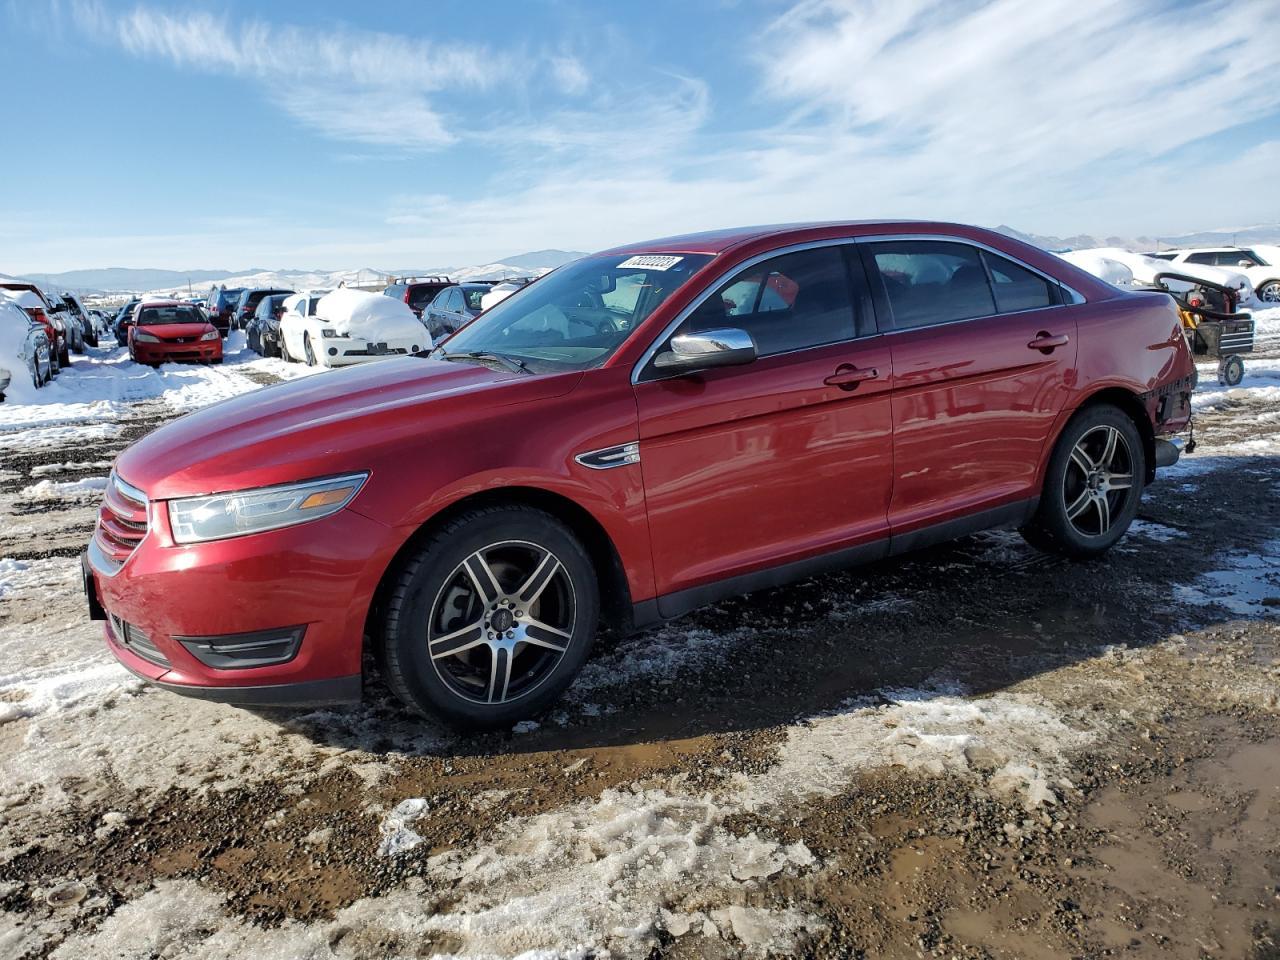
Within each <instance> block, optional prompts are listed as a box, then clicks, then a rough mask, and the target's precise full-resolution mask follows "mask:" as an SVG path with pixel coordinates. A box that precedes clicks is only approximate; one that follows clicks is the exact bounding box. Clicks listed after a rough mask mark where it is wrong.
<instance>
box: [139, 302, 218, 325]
mask: <svg viewBox="0 0 1280 960" xmlns="http://www.w3.org/2000/svg"><path fill="white" fill-rule="evenodd" d="M162 323H204V317H202V316H200V311H199V310H197V309H196V308H195V307H191V306H186V305H176V304H175V305H174V306H164V307H143V308H142V310H140V311H139V312H138V326H140V327H154V326H158V325H160V324H162Z"/></svg>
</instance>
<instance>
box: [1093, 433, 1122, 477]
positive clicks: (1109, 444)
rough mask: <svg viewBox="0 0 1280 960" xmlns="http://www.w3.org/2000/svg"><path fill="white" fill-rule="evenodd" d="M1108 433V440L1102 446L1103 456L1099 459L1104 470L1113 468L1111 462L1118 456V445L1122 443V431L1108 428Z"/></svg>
mask: <svg viewBox="0 0 1280 960" xmlns="http://www.w3.org/2000/svg"><path fill="white" fill-rule="evenodd" d="M1106 431H1107V432H1106V437H1107V439H1106V442H1105V443H1104V444H1103V446H1102V456H1100V457H1098V466H1100V467H1102V468H1103V469H1104V470H1108V469H1110V468H1111V461H1112V460H1114V459H1115V455H1116V445H1117V443H1119V441H1120V431H1119V430H1117V429H1116V428H1115V427H1107V428H1106Z"/></svg>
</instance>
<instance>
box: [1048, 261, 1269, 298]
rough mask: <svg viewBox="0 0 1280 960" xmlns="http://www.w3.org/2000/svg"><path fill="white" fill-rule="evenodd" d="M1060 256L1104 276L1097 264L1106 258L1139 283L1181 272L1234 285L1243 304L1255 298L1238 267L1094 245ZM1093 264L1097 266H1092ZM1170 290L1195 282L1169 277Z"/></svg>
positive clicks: (1211, 281)
mask: <svg viewBox="0 0 1280 960" xmlns="http://www.w3.org/2000/svg"><path fill="white" fill-rule="evenodd" d="M1058 256H1060V257H1062V258H1063V259H1064V260H1069V261H1071V262H1072V263H1074V264H1075V265H1076V266H1078V267H1080V268H1081V269H1083V270H1088V271H1089V272H1090V273H1092V274H1093V275H1094V276H1095V277H1101V278H1102V279H1104V280H1107V279H1108V278H1107V277H1103V276H1102V274H1101V273H1098V272H1097V270H1096V269H1095V268H1096V267H1097V266H1098V265H1100V264H1102V263H1104V262H1105V261H1111V262H1113V263H1120V264H1123V265H1124V266H1125V267H1127V268H1128V269H1129V271H1130V272H1131V273H1132V274H1133V281H1134V283H1137V284H1150V283H1154V282H1155V278H1156V276H1157V275H1158V274H1161V273H1180V274H1183V275H1184V276H1188V277H1198V278H1199V279H1201V280H1208V281H1209V282H1210V283H1216V284H1220V285H1222V286H1225V287H1231V288H1232V289H1234V290H1236V291H1238V295H1239V299H1240V302H1241V303H1245V302H1248V301H1250V300H1252V299H1253V284H1252V283H1250V282H1249V278H1248V277H1246V276H1245V275H1244V274H1243V273H1242V272H1241V271H1239V270H1228V269H1225V268H1223V267H1211V266H1206V265H1205V264H1201V263H1171V262H1170V261H1168V260H1163V259H1157V258H1156V257H1153V256H1149V255H1147V254H1145V253H1134V252H1133V251H1132V250H1122V249H1121V248H1120V247H1095V248H1091V249H1088V250H1071V251H1069V252H1067V253H1060V254H1058ZM1090 263H1092V264H1094V267H1090V265H1089V264H1090ZM1165 286H1167V287H1168V288H1169V289H1170V290H1173V291H1174V292H1176V293H1185V292H1186V291H1188V290H1190V289H1191V288H1192V286H1193V284H1190V283H1184V282H1182V281H1179V280H1168V281H1166V283H1165Z"/></svg>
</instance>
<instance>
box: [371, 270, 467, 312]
mask: <svg viewBox="0 0 1280 960" xmlns="http://www.w3.org/2000/svg"><path fill="white" fill-rule="evenodd" d="M452 286H454V282H453V281H452V280H450V279H449V278H448V277H398V278H397V279H396V280H394V281H393V282H392V283H390V284H389V285H388V286H387V288H386V289H385V290H383V291H382V292H383V294H385V295H386V296H388V297H394V298H395V299H396V300H403V301H404V302H405V303H407V304H408V305H409V309H410V310H412V311H413V312H414V314H415V315H416V316H417V318H418V319H419V320H421V319H422V311H423V310H425V309H426V308H427V305H428V304H429V303H431V301H432V300H434V299H435V298H436V294H438V293H439V292H440V291H441V290H443V289H444V288H445V287H452Z"/></svg>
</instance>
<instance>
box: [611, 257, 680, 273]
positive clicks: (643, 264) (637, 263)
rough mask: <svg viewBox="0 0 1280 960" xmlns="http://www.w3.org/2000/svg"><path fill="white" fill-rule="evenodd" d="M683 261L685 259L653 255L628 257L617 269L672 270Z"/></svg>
mask: <svg viewBox="0 0 1280 960" xmlns="http://www.w3.org/2000/svg"><path fill="white" fill-rule="evenodd" d="M683 259H684V257H666V256H653V255H648V256H639V257H628V258H627V259H626V260H623V261H622V262H621V263H620V264H618V266H617V267H616V268H615V269H618V270H625V269H627V268H629V267H630V268H634V269H637V270H670V269H671V268H672V267H674V266H675V265H676V264H677V263H679V262H680V261H681V260H683Z"/></svg>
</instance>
